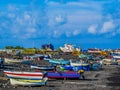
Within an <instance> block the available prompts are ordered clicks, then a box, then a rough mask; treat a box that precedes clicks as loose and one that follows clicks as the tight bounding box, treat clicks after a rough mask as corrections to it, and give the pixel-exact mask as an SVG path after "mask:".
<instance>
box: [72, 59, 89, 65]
mask: <svg viewBox="0 0 120 90" xmlns="http://www.w3.org/2000/svg"><path fill="white" fill-rule="evenodd" d="M70 65H71V66H88V65H89V64H88V63H83V62H80V61H79V62H78V61H72V60H70Z"/></svg>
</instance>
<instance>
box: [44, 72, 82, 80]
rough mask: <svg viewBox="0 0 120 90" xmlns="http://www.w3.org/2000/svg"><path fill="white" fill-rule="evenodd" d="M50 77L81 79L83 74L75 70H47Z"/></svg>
mask: <svg viewBox="0 0 120 90" xmlns="http://www.w3.org/2000/svg"><path fill="white" fill-rule="evenodd" d="M46 76H47V77H48V78H49V79H64V78H70V79H80V77H81V74H80V73H78V72H75V71H67V72H58V71H57V72H55V71H52V72H47V75H46Z"/></svg>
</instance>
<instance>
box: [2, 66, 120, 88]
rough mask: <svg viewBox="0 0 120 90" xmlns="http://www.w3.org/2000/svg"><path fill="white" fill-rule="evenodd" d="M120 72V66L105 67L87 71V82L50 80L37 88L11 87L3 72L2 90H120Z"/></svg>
mask: <svg viewBox="0 0 120 90" xmlns="http://www.w3.org/2000/svg"><path fill="white" fill-rule="evenodd" d="M119 70H120V65H105V66H103V69H102V70H100V71H86V72H85V78H86V79H85V80H82V79H81V80H49V81H48V82H47V85H46V86H37V87H23V86H17V87H15V86H11V85H10V83H9V80H6V77H5V75H4V74H3V72H2V70H1V71H0V90H120V71H119ZM3 77H5V78H3Z"/></svg>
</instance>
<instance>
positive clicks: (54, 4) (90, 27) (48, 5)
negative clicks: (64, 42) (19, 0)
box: [0, 0, 119, 39]
mask: <svg viewBox="0 0 120 90" xmlns="http://www.w3.org/2000/svg"><path fill="white" fill-rule="evenodd" d="M33 1H34V2H33ZM33 1H31V2H30V3H28V4H25V5H24V4H19V5H15V4H8V5H7V6H4V7H5V8H6V11H5V12H4V10H3V11H1V12H0V30H2V32H1V34H0V35H1V36H2V37H4V36H5V35H4V33H6V31H7V33H9V35H11V37H12V36H13V38H14V37H15V38H22V37H24V38H26V39H27V38H40V37H48V36H49V37H54V38H57V37H61V36H62V35H66V36H67V37H72V36H77V35H79V34H94V35H95V34H96V33H99V34H104V33H109V32H114V28H116V23H113V22H115V21H116V19H115V20H114V18H113V17H115V13H117V15H118V16H119V13H118V11H119V10H118V7H119V5H118V4H116V3H113V4H114V9H112V11H110V12H109V11H108V10H110V9H111V8H112V6H109V5H111V4H112V3H111V2H113V0H112V1H104V0H102V1H99V0H98V1H97V0H96V1H94V0H91V1H88V0H84V1H81V0H40V1H39V0H33ZM98 3H100V4H98ZM105 3H107V5H106V6H104V5H105ZM115 5H117V6H115ZM106 7H107V9H105V8H106ZM115 8H117V9H115ZM103 12H105V13H103ZM108 15H109V18H108V17H107V16H108ZM106 17H107V18H106ZM117 21H118V23H119V20H117ZM101 23H102V24H101ZM101 26H102V28H101ZM117 26H119V24H118V25H117ZM85 32H86V33H85ZM15 34H16V35H15ZM7 35H8V34H7ZM9 35H8V36H9ZM21 36H22V37H21Z"/></svg>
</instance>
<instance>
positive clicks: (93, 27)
mask: <svg viewBox="0 0 120 90" xmlns="http://www.w3.org/2000/svg"><path fill="white" fill-rule="evenodd" d="M97 27H98V25H91V26H90V27H89V28H88V33H91V34H96V33H97V30H96V29H97Z"/></svg>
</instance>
